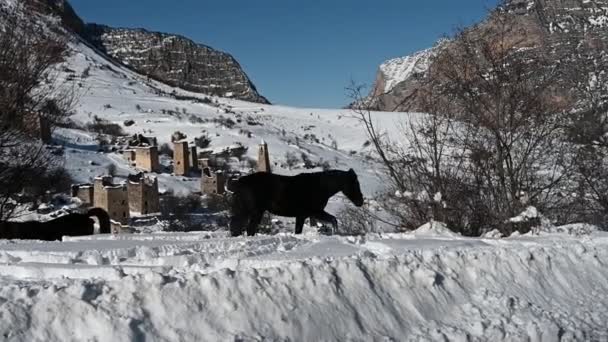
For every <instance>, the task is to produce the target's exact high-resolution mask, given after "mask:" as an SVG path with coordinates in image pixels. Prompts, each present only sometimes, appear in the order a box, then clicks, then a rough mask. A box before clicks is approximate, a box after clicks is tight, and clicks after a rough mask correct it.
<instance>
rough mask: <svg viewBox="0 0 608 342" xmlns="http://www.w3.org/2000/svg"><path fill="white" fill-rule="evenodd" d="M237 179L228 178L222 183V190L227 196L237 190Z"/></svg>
mask: <svg viewBox="0 0 608 342" xmlns="http://www.w3.org/2000/svg"><path fill="white" fill-rule="evenodd" d="M238 183H239V179H238V178H234V177H229V178H228V179H227V180H226V183H224V190H226V192H227V193H229V194H234V193H235V192H236V190H237V188H238Z"/></svg>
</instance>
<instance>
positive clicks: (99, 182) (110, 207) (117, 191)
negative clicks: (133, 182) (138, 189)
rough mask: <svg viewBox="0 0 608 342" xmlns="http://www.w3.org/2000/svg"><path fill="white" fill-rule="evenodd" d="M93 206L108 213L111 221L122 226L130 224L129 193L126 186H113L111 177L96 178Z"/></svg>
mask: <svg viewBox="0 0 608 342" xmlns="http://www.w3.org/2000/svg"><path fill="white" fill-rule="evenodd" d="M93 198H94V200H93V206H95V207H98V208H102V209H104V210H106V211H107V212H108V214H109V215H110V219H111V220H113V221H116V222H120V223H121V224H127V223H129V217H130V213H129V193H128V191H127V186H126V185H125V184H113V183H112V177H111V176H103V177H97V178H95V181H94V183H93Z"/></svg>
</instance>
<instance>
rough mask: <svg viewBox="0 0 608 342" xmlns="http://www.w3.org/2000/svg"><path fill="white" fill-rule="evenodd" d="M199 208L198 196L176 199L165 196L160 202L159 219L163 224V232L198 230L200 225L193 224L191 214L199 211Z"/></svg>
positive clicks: (173, 196)
mask: <svg viewBox="0 0 608 342" xmlns="http://www.w3.org/2000/svg"><path fill="white" fill-rule="evenodd" d="M201 208H202V205H201V199H200V197H199V196H196V195H189V196H187V197H178V196H175V195H173V194H166V195H165V196H163V197H162V198H161V201H160V211H161V217H160V218H161V220H162V221H163V222H164V226H163V230H164V231H172V232H176V231H177V232H188V231H194V230H200V228H201V227H200V225H198V224H196V223H193V220H192V218H191V214H192V213H195V212H198V211H200V210H201Z"/></svg>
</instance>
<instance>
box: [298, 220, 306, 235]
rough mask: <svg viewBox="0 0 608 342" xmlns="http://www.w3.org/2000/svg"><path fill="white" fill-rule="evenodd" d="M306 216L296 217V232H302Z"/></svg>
mask: <svg viewBox="0 0 608 342" xmlns="http://www.w3.org/2000/svg"><path fill="white" fill-rule="evenodd" d="M305 220H306V217H303V216H298V217H296V234H302V229H303V228H304V221H305Z"/></svg>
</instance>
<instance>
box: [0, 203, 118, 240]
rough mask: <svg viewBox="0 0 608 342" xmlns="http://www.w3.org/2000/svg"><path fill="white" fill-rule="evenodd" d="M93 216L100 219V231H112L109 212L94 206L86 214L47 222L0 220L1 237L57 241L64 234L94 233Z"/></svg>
mask: <svg viewBox="0 0 608 342" xmlns="http://www.w3.org/2000/svg"><path fill="white" fill-rule="evenodd" d="M91 216H95V217H97V219H98V220H99V231H100V233H102V234H109V233H110V232H111V227H110V216H108V213H107V212H106V211H105V210H103V209H101V208H93V209H91V210H89V211H88V212H87V213H86V214H78V213H74V214H68V215H65V216H61V217H58V218H56V219H53V220H50V221H47V222H39V221H27V222H0V239H19V240H44V241H55V240H61V238H62V237H63V236H83V235H93V233H94V231H95V228H94V223H95V222H94V221H93V220H92V219H91Z"/></svg>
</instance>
